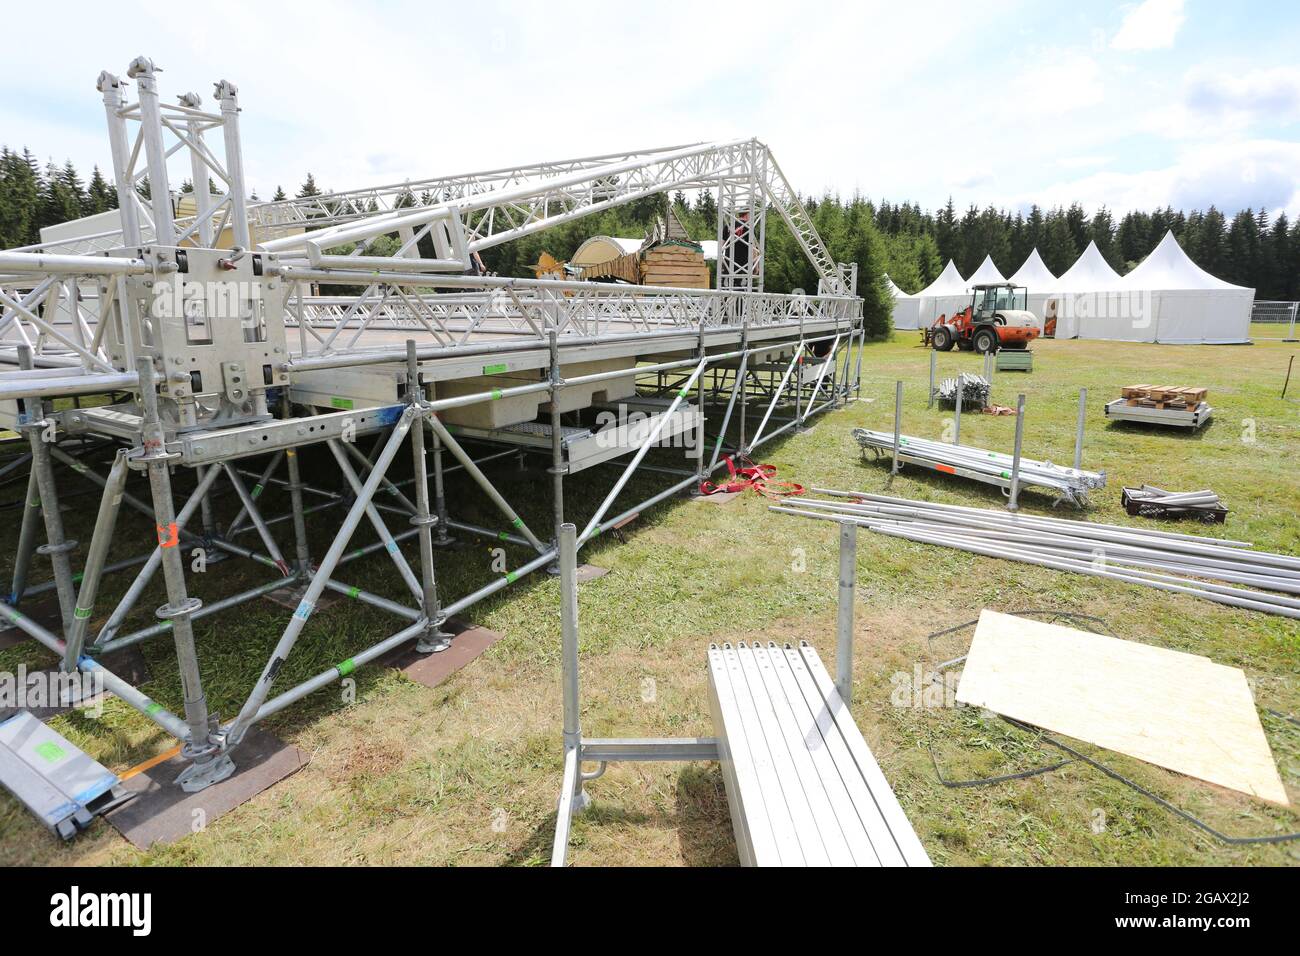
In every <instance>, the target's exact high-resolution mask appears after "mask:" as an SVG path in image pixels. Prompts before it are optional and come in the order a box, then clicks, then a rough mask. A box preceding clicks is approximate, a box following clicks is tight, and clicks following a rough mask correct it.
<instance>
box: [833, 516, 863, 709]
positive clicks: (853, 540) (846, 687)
mask: <svg viewBox="0 0 1300 956" xmlns="http://www.w3.org/2000/svg"><path fill="white" fill-rule="evenodd" d="M857 573H858V526H857V525H856V524H851V523H850V522H847V521H845V522H843V523H841V524H840V593H839V617H838V619H837V625H838V627H837V637H836V643H835V689H836V690H838V691H839V692H840V697H841V699H843V701H844V704H845V706H848V705H850V704H852V703H853V599H854V596H855V591H856V587H857Z"/></svg>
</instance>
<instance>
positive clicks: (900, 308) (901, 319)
mask: <svg viewBox="0 0 1300 956" xmlns="http://www.w3.org/2000/svg"><path fill="white" fill-rule="evenodd" d="M885 285H886V287H887V288H888V289H889V294H890V295H892V296H893V297H894V328H896V329H916V328H920V308H921V300H920V299H919V298H917V297H916V296H914V295H908V294H907V293H906V292H904V291H903V290H902V289H900V288H899V287H898V285H897V284H896V283H895V282H894V280H893V279H891V278H890V277H889V273H885Z"/></svg>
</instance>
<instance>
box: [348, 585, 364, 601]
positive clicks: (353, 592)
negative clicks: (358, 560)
mask: <svg viewBox="0 0 1300 956" xmlns="http://www.w3.org/2000/svg"><path fill="white" fill-rule="evenodd" d="M360 596H361V588H359V587H357V586H356V585H353V586H352V587H350V588H348V597H350V598H355V597H360Z"/></svg>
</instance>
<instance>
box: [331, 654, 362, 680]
mask: <svg viewBox="0 0 1300 956" xmlns="http://www.w3.org/2000/svg"><path fill="white" fill-rule="evenodd" d="M334 669H335V670H336V671H338V672H339V676H340V677H347V676H348V675H349V674H351V673H352V672H353V671H354V670H356V669H357V662H356V661H354V660H353V659H352V658H350V657H349V658H348V659H347V660H345V661H342V662H340V663H338V664H335V665H334Z"/></svg>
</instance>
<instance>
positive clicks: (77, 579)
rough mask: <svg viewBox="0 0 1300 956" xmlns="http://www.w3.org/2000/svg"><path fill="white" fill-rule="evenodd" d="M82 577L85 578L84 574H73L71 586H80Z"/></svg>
mask: <svg viewBox="0 0 1300 956" xmlns="http://www.w3.org/2000/svg"><path fill="white" fill-rule="evenodd" d="M84 577H85V574H83V573H82V572H80V571H78V572H77V573H76V574H74V575H73V576H72V583H73V584H80V583H81V579H82V578H84Z"/></svg>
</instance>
